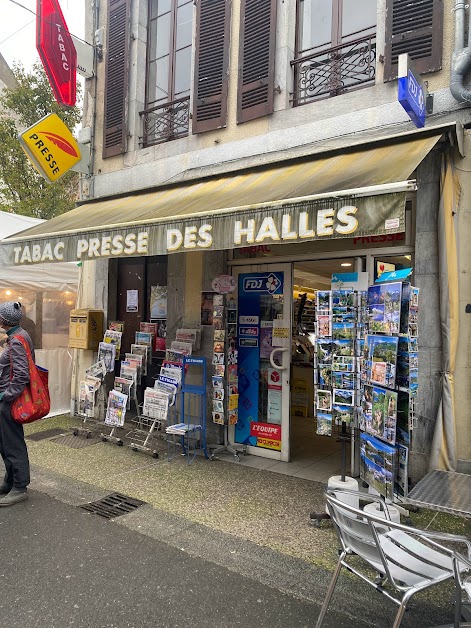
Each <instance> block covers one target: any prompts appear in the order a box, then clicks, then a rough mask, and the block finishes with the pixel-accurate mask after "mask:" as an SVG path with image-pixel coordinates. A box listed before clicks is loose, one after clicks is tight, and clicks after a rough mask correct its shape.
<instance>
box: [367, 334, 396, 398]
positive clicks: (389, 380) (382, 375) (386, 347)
mask: <svg viewBox="0 0 471 628" xmlns="http://www.w3.org/2000/svg"><path fill="white" fill-rule="evenodd" d="M367 341H368V360H369V361H370V363H371V364H370V381H371V383H372V384H380V385H381V386H386V387H391V388H392V387H393V386H394V385H395V383H396V363H397V348H398V341H399V339H398V338H397V337H395V336H373V335H369V336H368V337H367Z"/></svg>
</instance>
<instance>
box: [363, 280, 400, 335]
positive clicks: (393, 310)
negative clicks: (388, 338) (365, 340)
mask: <svg viewBox="0 0 471 628" xmlns="http://www.w3.org/2000/svg"><path fill="white" fill-rule="evenodd" d="M401 301H402V283H401V282H400V281H399V282H394V283H384V284H376V285H374V286H370V287H369V288H368V319H369V324H370V331H371V332H376V333H383V334H398V333H399V330H400V324H401V307H402V303H401Z"/></svg>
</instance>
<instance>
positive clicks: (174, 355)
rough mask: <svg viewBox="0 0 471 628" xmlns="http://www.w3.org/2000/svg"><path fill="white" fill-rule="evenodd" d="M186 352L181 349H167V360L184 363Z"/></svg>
mask: <svg viewBox="0 0 471 628" xmlns="http://www.w3.org/2000/svg"><path fill="white" fill-rule="evenodd" d="M184 357H185V354H184V353H182V352H181V351H175V350H173V349H167V350H166V351H165V361H166V362H173V363H175V364H183V358H184Z"/></svg>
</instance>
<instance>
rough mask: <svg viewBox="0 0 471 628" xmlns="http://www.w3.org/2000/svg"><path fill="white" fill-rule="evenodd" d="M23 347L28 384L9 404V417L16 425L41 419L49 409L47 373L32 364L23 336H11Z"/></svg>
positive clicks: (45, 370) (11, 372)
mask: <svg viewBox="0 0 471 628" xmlns="http://www.w3.org/2000/svg"><path fill="white" fill-rule="evenodd" d="M13 338H17V339H18V340H19V341H20V342H21V344H22V345H23V347H24V349H25V351H26V357H27V358H28V366H29V383H28V384H26V386H25V389H24V390H23V392H22V393H21V395H20V396H19V397H17V398H16V399H15V401H13V403H12V404H11V416H12V417H13V420H14V421H15V422H16V423H32V422H33V421H37V420H38V419H42V418H43V417H45V416H46V415H47V414H49V411H50V409H51V400H50V398H49V386H48V378H49V371H48V370H47V369H43V368H41V367H40V366H37V365H36V364H35V363H34V362H33V357H32V355H31V350H30V348H29V345H28V343H27V342H26V340H25V339H24V338H23V336H13ZM10 368H11V370H10V379H11V378H12V375H13V364H12V361H11V351H10Z"/></svg>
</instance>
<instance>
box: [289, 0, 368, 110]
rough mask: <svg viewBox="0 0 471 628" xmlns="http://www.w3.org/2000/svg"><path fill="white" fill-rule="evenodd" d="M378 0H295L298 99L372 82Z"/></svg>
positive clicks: (302, 100)
mask: <svg viewBox="0 0 471 628" xmlns="http://www.w3.org/2000/svg"><path fill="white" fill-rule="evenodd" d="M376 13H377V6H376V0H297V31H296V57H295V60H294V61H293V62H292V65H293V66H294V70H295V86H294V94H293V102H294V105H301V104H304V103H307V102H311V101H313V100H318V99H321V98H328V97H330V96H337V95H339V94H342V93H344V92H346V91H350V90H352V89H358V88H360V87H366V86H369V85H373V84H374V82H375V65H376Z"/></svg>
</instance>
